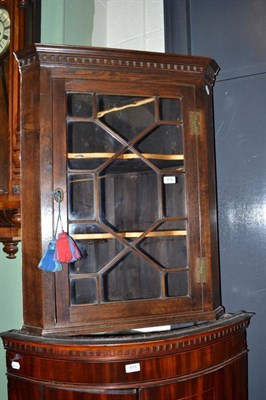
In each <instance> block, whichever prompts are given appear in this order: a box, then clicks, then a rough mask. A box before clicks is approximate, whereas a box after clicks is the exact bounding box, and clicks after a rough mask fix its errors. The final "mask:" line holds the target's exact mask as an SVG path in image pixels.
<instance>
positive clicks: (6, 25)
mask: <svg viewBox="0 0 266 400" xmlns="http://www.w3.org/2000/svg"><path fill="white" fill-rule="evenodd" d="M9 42H10V18H9V14H8V11H7V10H6V9H4V8H0V57H1V56H2V54H4V53H5V52H6V50H7V49H8V46H9Z"/></svg>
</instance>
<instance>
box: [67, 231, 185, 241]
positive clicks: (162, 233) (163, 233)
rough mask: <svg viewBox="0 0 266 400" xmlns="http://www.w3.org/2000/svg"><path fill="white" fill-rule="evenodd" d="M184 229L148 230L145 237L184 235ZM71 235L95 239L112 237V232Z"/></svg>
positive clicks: (129, 235) (131, 234)
mask: <svg viewBox="0 0 266 400" xmlns="http://www.w3.org/2000/svg"><path fill="white" fill-rule="evenodd" d="M116 234H117V235H118V236H120V237H122V238H137V237H140V236H141V235H144V232H116ZM186 235H187V231H186V230H183V231H181V230H179V231H155V232H148V233H147V234H145V237H163V236H186ZM72 237H73V238H74V239H76V240H81V239H84V240H91V239H93V240H95V239H114V237H115V236H114V235H113V234H112V233H88V234H73V235H72Z"/></svg>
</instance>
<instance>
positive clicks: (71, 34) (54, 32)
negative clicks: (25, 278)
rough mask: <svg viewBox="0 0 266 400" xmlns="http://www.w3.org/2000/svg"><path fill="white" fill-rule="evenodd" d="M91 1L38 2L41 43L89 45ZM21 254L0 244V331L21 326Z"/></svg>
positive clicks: (0, 356)
mask: <svg viewBox="0 0 266 400" xmlns="http://www.w3.org/2000/svg"><path fill="white" fill-rule="evenodd" d="M93 16H94V0H42V23H41V24H42V25H41V41H42V42H43V43H54V44H77V45H78V44H79V45H88V46H90V45H91V37H92V29H93ZM22 323H23V319H22V273H21V251H19V253H18V255H17V258H16V259H15V260H8V259H7V258H6V256H5V254H4V253H3V251H2V249H1V245H0V332H4V331H7V330H10V329H19V328H20V327H21V326H22ZM5 374H6V366H5V352H4V350H3V346H2V344H1V346H0V400H7V384H6V376H5ZM28 400H30V399H28Z"/></svg>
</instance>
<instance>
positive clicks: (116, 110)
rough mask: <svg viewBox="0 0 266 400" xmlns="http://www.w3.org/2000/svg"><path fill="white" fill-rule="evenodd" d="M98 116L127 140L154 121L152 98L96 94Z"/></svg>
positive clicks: (153, 102)
mask: <svg viewBox="0 0 266 400" xmlns="http://www.w3.org/2000/svg"><path fill="white" fill-rule="evenodd" d="M97 109H98V118H100V120H101V121H102V122H103V123H104V124H106V125H107V126H108V127H110V128H111V129H112V130H113V131H115V132H116V133H118V134H119V135H120V136H121V137H123V138H124V139H125V140H127V141H129V140H131V139H133V138H134V137H135V136H136V135H137V134H139V133H140V132H141V131H142V130H143V129H145V128H147V127H148V126H149V125H151V124H152V123H154V121H155V101H154V98H153V97H151V98H145V97H132V96H109V95H97Z"/></svg>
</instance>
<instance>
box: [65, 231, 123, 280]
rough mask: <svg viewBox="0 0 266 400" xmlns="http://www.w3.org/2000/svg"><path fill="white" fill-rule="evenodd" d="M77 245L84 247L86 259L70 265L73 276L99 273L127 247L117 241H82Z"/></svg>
mask: <svg viewBox="0 0 266 400" xmlns="http://www.w3.org/2000/svg"><path fill="white" fill-rule="evenodd" d="M77 243H78V245H79V246H80V245H81V246H82V249H83V253H85V257H84V258H82V259H81V260H79V261H76V262H75V263H72V264H70V272H71V273H72V274H73V273H74V274H86V273H95V272H99V271H100V270H101V269H102V268H103V267H104V266H105V265H106V264H107V263H108V262H109V261H111V260H112V259H113V258H114V257H116V256H117V255H118V254H119V253H120V252H121V251H122V250H123V249H124V248H125V245H124V244H123V243H122V242H120V241H119V240H117V239H94V240H81V241H77Z"/></svg>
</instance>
